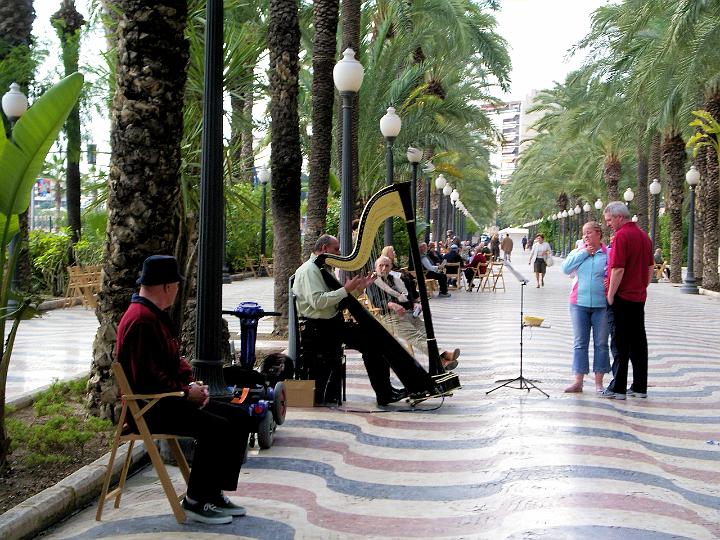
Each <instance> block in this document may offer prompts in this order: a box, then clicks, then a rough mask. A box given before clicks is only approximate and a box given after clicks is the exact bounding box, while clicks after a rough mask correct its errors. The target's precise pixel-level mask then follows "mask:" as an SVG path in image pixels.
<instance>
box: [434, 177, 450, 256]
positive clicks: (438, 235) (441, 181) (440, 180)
mask: <svg viewBox="0 0 720 540" xmlns="http://www.w3.org/2000/svg"><path fill="white" fill-rule="evenodd" d="M446 185H447V180H445V177H444V176H443V175H442V174H440V175H438V177H437V178H436V179H435V187H436V188H437V189H438V190H440V196H439V197H438V217H437V224H436V225H435V241H436V242H440V241H441V240H442V232H441V231H440V229H441V228H442V226H443V224H442V223H443V220H442V207H443V200H442V194H443V189H445V186H446ZM439 248H440V246H438V249H439Z"/></svg>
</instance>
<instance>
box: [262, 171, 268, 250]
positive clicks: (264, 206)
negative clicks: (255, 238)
mask: <svg viewBox="0 0 720 540" xmlns="http://www.w3.org/2000/svg"><path fill="white" fill-rule="evenodd" d="M261 212H262V216H261V217H260V254H261V255H265V236H267V231H266V229H267V182H262V203H261Z"/></svg>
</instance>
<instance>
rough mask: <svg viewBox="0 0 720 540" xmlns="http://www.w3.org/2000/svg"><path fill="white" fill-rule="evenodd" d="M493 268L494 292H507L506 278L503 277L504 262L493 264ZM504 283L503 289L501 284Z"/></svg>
mask: <svg viewBox="0 0 720 540" xmlns="http://www.w3.org/2000/svg"><path fill="white" fill-rule="evenodd" d="M490 266H491V270H490V271H491V279H492V282H493V283H492V291H493V292H495V291H498V290H500V289H502V290H503V292H505V278H504V277H503V268H504V262H503V261H502V260H499V261H496V262H494V263H492V265H490ZM500 281H502V287H500V285H499V282H500Z"/></svg>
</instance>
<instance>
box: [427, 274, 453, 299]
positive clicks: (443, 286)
mask: <svg viewBox="0 0 720 540" xmlns="http://www.w3.org/2000/svg"><path fill="white" fill-rule="evenodd" d="M425 277H426V278H428V279H436V280H437V282H438V285H440V292H441V293H443V294H447V292H448V288H447V287H448V280H447V276H446V275H445V274H441V273H440V272H433V271H431V270H427V271H426V272H425Z"/></svg>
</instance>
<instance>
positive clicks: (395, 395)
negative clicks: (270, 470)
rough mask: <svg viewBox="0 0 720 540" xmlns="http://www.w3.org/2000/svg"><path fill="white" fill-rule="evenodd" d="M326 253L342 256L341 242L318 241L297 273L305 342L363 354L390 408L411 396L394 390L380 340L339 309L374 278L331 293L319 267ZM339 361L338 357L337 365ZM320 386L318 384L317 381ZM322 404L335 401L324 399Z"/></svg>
mask: <svg viewBox="0 0 720 540" xmlns="http://www.w3.org/2000/svg"><path fill="white" fill-rule="evenodd" d="M323 253H329V254H334V255H339V254H340V243H339V242H338V239H337V238H335V237H334V236H330V235H328V234H326V235H323V236H321V237H320V238H318V240H317V242H316V243H315V247H314V252H313V254H312V255H311V256H310V259H308V260H307V261H306V262H305V263H304V264H303V265H301V266H300V268H298V269H297V271H296V272H295V284H294V285H293V288H292V290H293V294H294V295H295V298H296V302H297V310H298V315H300V316H301V317H303V318H304V321H305V322H304V325H303V326H304V328H303V330H301V335H302V336H303V340H306V339H307V340H310V339H312V336H320V337H321V339H322V340H323V341H324V342H325V343H324V345H325V347H326V348H328V349H339V348H340V346H341V345H342V343H344V344H345V345H346V347H347V348H349V349H354V350H357V351H359V352H360V353H361V354H362V358H363V363H364V364H365V370H366V371H367V373H368V378H369V379H370V385H371V386H372V388H373V390H374V391H375V395H376V397H377V402H378V405H388V404H389V403H394V402H396V401H400V400H401V399H404V398H405V397H407V395H408V393H407V392H406V391H405V389H404V388H393V387H392V385H391V384H390V365H389V363H388V361H387V359H386V358H385V357H384V356H383V351H382V349H381V347H379V345H378V343H377V341H375V340H373V339H369V338H368V336H367V335H365V333H364V332H363V331H362V329H361V328H360V327H359V326H358V325H357V324H354V323H351V322H346V321H344V320H343V316H342V310H341V308H340V307H339V306H340V302H342V301H343V300H344V299H345V298H347V296H348V295H349V294H351V293H352V292H353V291H356V290H362V289H364V288H365V287H367V286H368V285H369V284H370V283H371V282H372V281H373V278H372V277H361V276H355V277H354V278H352V279H348V280H347V281H346V282H345V285H344V286H343V287H340V288H339V289H336V290H331V289H330V287H328V285H327V284H326V282H325V281H324V280H323V277H322V273H321V269H320V267H319V266H318V265H317V264H316V259H317V257H318V255H320V254H323ZM341 354H342V353H341V352H340V355H341ZM339 362H340V356H339V355H338V358H337V363H338V364H339ZM325 379H327V377H325ZM316 385H318V381H317V380H316ZM316 390H317V386H316ZM323 392H324V390H323ZM318 397H319V396H318V395H317V393H316V400H317V401H320V400H318V399H317V398H318ZM322 401H323V402H325V401H331V400H329V399H327V398H322Z"/></svg>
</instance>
